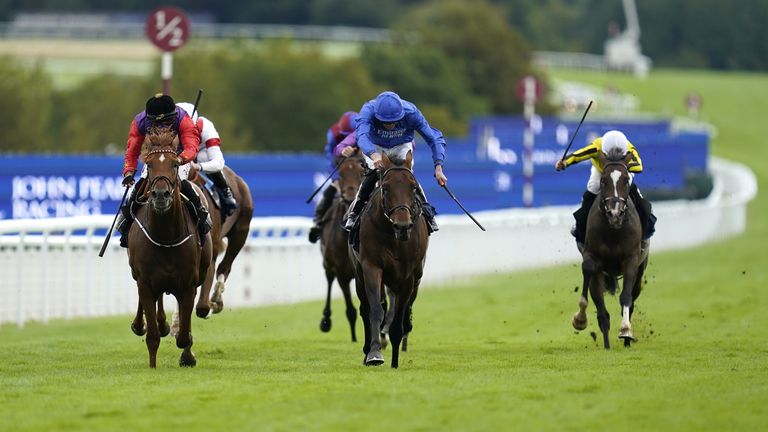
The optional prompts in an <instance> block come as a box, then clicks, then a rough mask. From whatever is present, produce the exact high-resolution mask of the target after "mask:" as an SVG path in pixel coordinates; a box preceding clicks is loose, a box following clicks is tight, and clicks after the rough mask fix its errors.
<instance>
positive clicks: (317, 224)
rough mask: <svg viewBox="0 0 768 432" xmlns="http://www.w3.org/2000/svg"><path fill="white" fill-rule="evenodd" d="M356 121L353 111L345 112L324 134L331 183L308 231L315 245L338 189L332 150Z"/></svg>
mask: <svg viewBox="0 0 768 432" xmlns="http://www.w3.org/2000/svg"><path fill="white" fill-rule="evenodd" d="M356 119H357V113H356V112H354V111H347V112H345V113H344V114H342V115H341V117H339V121H337V122H336V123H334V124H333V125H331V127H329V128H328V132H326V134H325V138H326V139H325V153H324V154H325V157H326V159H328V163H329V167H330V169H331V171H332V172H333V175H332V176H331V178H332V180H333V181H332V182H331V184H330V185H328V187H327V188H325V191H323V196H322V197H321V198H320V201H319V202H318V203H317V207H315V217H314V220H313V221H312V222H313V225H312V228H310V230H309V242H310V243H315V242H317V240H318V239H319V238H320V232H321V230H322V227H323V217H324V216H325V213H326V212H327V211H328V209H329V208H331V204H333V199H334V198H335V197H336V193H337V192H338V189H339V173H338V172H337V171H335V168H336V164H335V160H336V156H338V155H336V156H334V153H333V150H334V148H335V147H336V146H337V145H338V144H339V143H341V141H342V140H344V138H346V137H348V136H349V135H350V134H351V133H352V132H354V130H355V120H356Z"/></svg>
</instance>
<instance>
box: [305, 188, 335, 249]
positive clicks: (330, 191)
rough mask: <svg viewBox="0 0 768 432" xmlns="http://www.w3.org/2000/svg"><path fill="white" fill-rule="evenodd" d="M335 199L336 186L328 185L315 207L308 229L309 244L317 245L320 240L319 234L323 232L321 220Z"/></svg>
mask: <svg viewBox="0 0 768 432" xmlns="http://www.w3.org/2000/svg"><path fill="white" fill-rule="evenodd" d="M335 197H336V186H334V185H330V186H328V187H327V188H325V191H323V196H322V197H321V198H320V202H318V203H317V207H315V217H314V219H313V220H312V228H310V229H309V242H310V243H317V240H318V239H320V233H321V232H322V230H323V218H324V217H325V213H326V212H328V209H329V208H331V204H333V199H334V198H335Z"/></svg>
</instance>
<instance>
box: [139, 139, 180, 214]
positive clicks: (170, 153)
mask: <svg viewBox="0 0 768 432" xmlns="http://www.w3.org/2000/svg"><path fill="white" fill-rule="evenodd" d="M175 140H176V134H175V133H174V132H173V131H172V130H170V129H153V130H150V131H149V133H147V142H148V145H147V150H146V153H145V155H144V164H145V165H146V166H147V194H148V197H147V198H146V199H147V200H148V201H149V203H150V206H151V207H152V209H153V210H154V211H155V212H158V213H164V212H166V211H168V209H170V208H171V204H172V203H173V200H174V198H175V196H176V195H177V194H178V191H179V189H178V187H177V186H179V176H178V174H179V166H180V165H181V159H179V157H178V156H177V155H176V147H177V146H176V141H175ZM147 194H145V196H146V195H147Z"/></svg>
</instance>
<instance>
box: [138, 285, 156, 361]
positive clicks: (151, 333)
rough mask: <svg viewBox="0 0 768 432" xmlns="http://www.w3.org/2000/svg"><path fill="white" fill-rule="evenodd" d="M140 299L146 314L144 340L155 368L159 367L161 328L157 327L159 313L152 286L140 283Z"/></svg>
mask: <svg viewBox="0 0 768 432" xmlns="http://www.w3.org/2000/svg"><path fill="white" fill-rule="evenodd" d="M139 301H140V302H141V307H142V308H143V309H144V314H145V315H146V323H147V336H146V337H145V338H144V340H145V342H146V343H147V351H148V352H149V367H150V368H153V369H154V368H156V367H157V349H158V348H159V347H160V330H159V329H158V328H157V314H156V311H155V305H156V304H157V299H156V298H155V296H154V295H153V294H152V291H151V290H150V288H149V287H148V286H146V285H144V284H142V283H139Z"/></svg>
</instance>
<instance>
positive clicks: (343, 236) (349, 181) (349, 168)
mask: <svg viewBox="0 0 768 432" xmlns="http://www.w3.org/2000/svg"><path fill="white" fill-rule="evenodd" d="M362 164H363V158H362V157H360V156H353V157H348V158H347V159H346V160H345V161H344V163H342V164H341V165H340V166H339V190H340V193H339V194H338V196H337V197H336V200H335V201H334V203H333V204H332V205H331V208H330V209H328V211H327V212H326V214H325V217H324V220H323V231H322V233H321V234H320V251H321V253H322V254H323V267H324V268H325V278H326V280H327V281H328V290H327V295H326V297H325V308H324V309H323V318H322V319H321V320H320V330H322V331H323V332H328V331H330V330H331V287H332V286H333V280H334V279H336V280H337V281H338V282H339V287H341V292H342V293H343V294H344V303H346V306H347V309H346V314H347V321H349V327H350V329H351V331H352V342H356V341H357V337H356V336H355V322H356V321H357V309H356V308H355V305H354V304H353V303H352V293H351V291H350V289H349V282H350V281H351V280H352V279H354V277H355V269H354V267H353V266H352V261H351V260H350V259H349V252H348V250H347V240H348V233H347V231H345V230H344V229H342V228H341V220H342V219H343V218H344V214H345V213H346V212H347V209H348V208H349V204H350V203H351V202H352V200H354V199H355V195H356V194H357V190H358V189H359V188H360V183H361V181H362V178H363V165H362Z"/></svg>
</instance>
